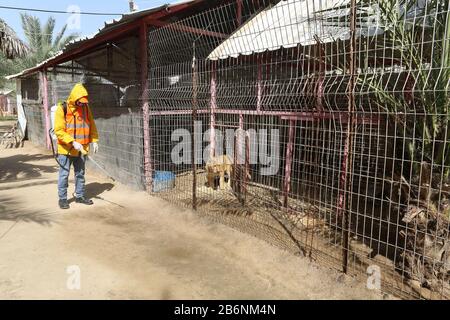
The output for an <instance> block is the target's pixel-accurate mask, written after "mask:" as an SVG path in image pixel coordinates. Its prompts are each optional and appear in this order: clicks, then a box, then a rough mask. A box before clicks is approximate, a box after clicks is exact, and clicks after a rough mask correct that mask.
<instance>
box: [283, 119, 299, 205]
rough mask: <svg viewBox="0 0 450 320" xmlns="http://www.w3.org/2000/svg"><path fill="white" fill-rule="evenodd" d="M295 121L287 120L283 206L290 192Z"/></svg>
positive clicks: (286, 203)
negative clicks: (287, 132) (287, 135)
mask: <svg viewBox="0 0 450 320" xmlns="http://www.w3.org/2000/svg"><path fill="white" fill-rule="evenodd" d="M296 124H297V121H296V120H290V121H289V141H288V145H287V149H286V166H285V168H284V186H283V193H284V201H283V206H284V207H285V208H287V207H288V198H289V193H290V192H291V175H292V162H293V161H294V144H295V127H296Z"/></svg>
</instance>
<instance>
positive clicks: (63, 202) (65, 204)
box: [59, 200, 70, 210]
mask: <svg viewBox="0 0 450 320" xmlns="http://www.w3.org/2000/svg"><path fill="white" fill-rule="evenodd" d="M59 207H60V208H61V209H63V210H66V209H70V205H69V201H67V200H59Z"/></svg>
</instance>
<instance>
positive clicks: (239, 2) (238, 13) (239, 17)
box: [236, 0, 242, 26]
mask: <svg viewBox="0 0 450 320" xmlns="http://www.w3.org/2000/svg"><path fill="white" fill-rule="evenodd" d="M236 3H237V10H236V20H237V21H236V22H237V25H238V26H240V25H241V24H242V0H236Z"/></svg>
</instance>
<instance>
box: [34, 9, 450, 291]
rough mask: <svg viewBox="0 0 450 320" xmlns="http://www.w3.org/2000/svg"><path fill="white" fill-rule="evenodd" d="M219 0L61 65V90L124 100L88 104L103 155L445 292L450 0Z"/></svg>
mask: <svg viewBox="0 0 450 320" xmlns="http://www.w3.org/2000/svg"><path fill="white" fill-rule="evenodd" d="M208 3H209V4H208V5H205V6H203V7H201V8H199V9H196V11H195V12H190V13H189V14H184V15H179V16H178V17H177V18H176V19H173V20H172V21H170V22H166V23H155V22H153V24H152V22H151V20H149V21H150V22H149V25H147V26H146V27H145V28H143V29H141V35H140V37H139V38H130V39H128V40H127V41H129V42H126V41H125V42H124V43H112V44H109V47H108V48H106V49H105V51H102V52H101V51H97V52H96V53H95V54H94V56H92V57H89V56H87V55H86V56H84V57H83V58H81V59H76V60H75V64H74V63H71V64H66V65H65V66H64V68H66V69H67V72H68V73H69V76H70V77H71V78H70V79H69V80H68V81H64V80H60V81H59V82H58V80H56V79H57V78H58V77H62V73H60V72H59V71H61V70H62V69H58V67H55V68H54V70H53V71H52V72H54V77H55V78H54V79H55V80H54V82H52V83H53V87H52V88H53V89H52V90H54V92H58V88H63V87H64V86H65V88H66V89H69V88H70V86H72V85H73V84H74V82H76V81H83V82H85V83H87V84H88V87H89V85H91V87H90V94H91V95H92V96H94V97H96V95H103V96H104V98H106V99H113V101H106V102H105V103H102V102H101V101H97V98H94V100H93V102H92V108H93V112H94V115H95V116H96V118H97V119H98V120H97V121H98V123H100V126H99V131H100V140H101V142H102V144H101V146H102V147H103V148H104V151H103V152H104V153H103V154H100V155H99V156H98V159H100V160H102V163H103V164H104V166H105V167H106V168H108V170H111V171H112V172H113V174H115V175H120V176H121V180H120V181H122V182H124V183H128V184H130V183H131V184H133V185H137V186H141V187H144V188H146V190H148V191H149V193H151V194H153V195H156V196H159V197H162V198H164V199H166V200H168V201H172V202H175V203H177V204H180V205H183V206H186V207H190V208H194V209H196V210H197V211H198V213H199V214H203V215H206V216H208V217H210V218H212V219H214V220H216V221H220V222H222V223H225V224H228V225H230V226H232V227H234V228H236V229H238V230H241V231H243V232H246V233H249V234H252V235H255V236H257V237H260V238H262V239H264V240H266V241H269V242H271V243H273V244H275V245H277V246H280V247H282V248H284V249H287V250H289V251H292V252H294V253H299V254H302V255H305V256H308V257H310V258H311V259H313V260H316V261H318V262H319V263H321V264H325V265H328V266H331V267H333V268H338V269H340V270H343V271H344V272H346V273H349V274H352V275H355V276H358V277H361V279H363V281H366V279H367V277H368V272H369V273H371V274H372V275H373V274H374V272H375V273H378V272H379V274H380V275H381V280H382V281H381V289H382V290H383V291H386V292H392V293H394V294H396V295H398V296H400V297H406V298H421V299H449V298H450V239H449V231H450V224H449V221H450V202H449V201H450V177H449V175H450V152H449V147H450V144H449V140H450V139H449V138H450V130H449V129H450V128H449V112H450V110H449V108H450V100H449V86H450V82H449V79H450V77H449V75H450V16H449V12H450V9H449V3H448V1H447V0H425V1H418V0H385V1H375V0H359V1H356V0H286V1H269V0H235V1H210V2H208ZM142 32H143V34H144V36H142ZM133 41H134V42H133ZM139 46H140V49H139V50H137V49H136V48H137V47H139ZM59 68H61V66H59ZM49 74H51V72H49ZM76 75H78V76H79V78H76V77H77V76H76ZM107 88H108V89H107ZM88 89H89V88H88ZM106 90H110V91H106ZM67 94H68V92H67V90H66V91H65V92H64V95H67ZM60 96H61V95H60ZM125 101H126V102H125ZM37 123H38V122H37ZM31 136H32V135H31ZM217 159H222V162H217V161H216V160H217ZM224 159H227V160H224ZM208 161H212V162H214V164H213V165H214V166H215V167H214V168H219V169H210V168H211V165H212V164H211V162H210V164H209V167H208ZM229 162H231V168H225V167H226V166H229V165H230V163H229ZM221 165H223V166H221ZM211 170H212V171H211ZM214 170H216V171H214ZM211 172H216V173H217V172H219V174H218V176H219V179H225V180H226V181H227V183H225V184H223V183H220V182H219V187H217V185H216V184H215V183H214V180H215V179H216V178H215V176H214V174H213V176H209V173H211ZM220 175H222V177H220ZM208 180H210V181H208ZM211 181H213V182H212V183H211ZM228 182H229V183H228ZM156 184H158V188H156V187H155V186H156ZM211 184H213V185H211ZM154 191H157V192H154ZM375 285H376V281H375Z"/></svg>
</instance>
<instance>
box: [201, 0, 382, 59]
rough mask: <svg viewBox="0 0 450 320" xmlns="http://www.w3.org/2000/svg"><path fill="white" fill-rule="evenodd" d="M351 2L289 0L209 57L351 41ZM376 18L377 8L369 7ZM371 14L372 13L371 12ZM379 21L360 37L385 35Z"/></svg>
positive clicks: (249, 24)
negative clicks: (378, 25)
mask: <svg viewBox="0 0 450 320" xmlns="http://www.w3.org/2000/svg"><path fill="white" fill-rule="evenodd" d="M349 4H350V0H285V1H280V2H279V3H278V4H277V5H275V6H273V7H270V8H267V9H265V10H264V11H262V12H260V13H259V14H258V15H256V16H255V17H254V18H253V19H251V20H249V21H248V22H247V23H246V24H244V25H243V26H242V27H241V28H240V29H239V30H238V31H236V32H235V33H234V34H233V35H231V36H230V37H229V38H228V39H227V40H225V41H224V42H223V43H222V44H221V45H220V46H219V47H217V48H216V49H215V50H214V51H213V52H212V53H211V54H210V55H209V57H208V59H210V60H218V59H226V58H229V57H235V58H236V57H238V56H239V55H251V54H253V53H260V52H264V51H273V50H278V49H280V48H291V47H296V46H297V45H299V44H300V45H302V46H309V45H313V44H316V43H317V41H318V40H319V41H320V42H322V43H329V42H334V41H336V40H339V39H340V40H348V39H349V38H350V28H349V23H348V21H347V22H346V21H344V20H345V19H344V18H345V17H348V16H349V14H350V9H349ZM368 10H369V15H366V17H368V16H372V15H373V17H374V16H375V12H376V11H377V7H376V6H375V7H371V8H368ZM370 11H372V12H371V13H370ZM381 31H382V30H380V29H379V28H377V25H376V19H367V23H366V24H365V26H364V28H361V29H358V30H357V34H358V36H368V35H374V34H376V33H379V32H381Z"/></svg>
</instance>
